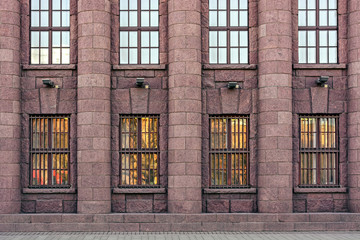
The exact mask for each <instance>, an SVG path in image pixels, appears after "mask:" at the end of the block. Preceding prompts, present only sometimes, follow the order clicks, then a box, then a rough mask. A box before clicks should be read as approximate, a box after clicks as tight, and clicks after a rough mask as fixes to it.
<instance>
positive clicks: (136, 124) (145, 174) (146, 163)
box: [120, 115, 160, 187]
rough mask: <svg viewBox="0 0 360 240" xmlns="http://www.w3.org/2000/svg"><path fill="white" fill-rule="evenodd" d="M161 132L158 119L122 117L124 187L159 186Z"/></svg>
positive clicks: (122, 178) (121, 149)
mask: <svg viewBox="0 0 360 240" xmlns="http://www.w3.org/2000/svg"><path fill="white" fill-rule="evenodd" d="M158 129H159V117H158V116H139V115H131V116H120V186H122V187H124V186H131V187H134V186H157V185H159V169H158V166H159V157H160V156H159V154H160V152H159V134H158Z"/></svg>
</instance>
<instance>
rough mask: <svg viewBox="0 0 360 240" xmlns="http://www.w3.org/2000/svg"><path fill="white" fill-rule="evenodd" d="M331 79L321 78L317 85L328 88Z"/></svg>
mask: <svg viewBox="0 0 360 240" xmlns="http://www.w3.org/2000/svg"><path fill="white" fill-rule="evenodd" d="M328 80H329V77H328V76H320V77H319V79H318V80H316V84H317V85H320V86H321V87H326V88H327V87H328V84H327V82H328Z"/></svg>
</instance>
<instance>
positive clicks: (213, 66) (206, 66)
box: [203, 64, 257, 70]
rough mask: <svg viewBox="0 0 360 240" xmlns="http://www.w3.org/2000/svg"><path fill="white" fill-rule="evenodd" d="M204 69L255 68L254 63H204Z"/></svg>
mask: <svg viewBox="0 0 360 240" xmlns="http://www.w3.org/2000/svg"><path fill="white" fill-rule="evenodd" d="M203 69H204V70H256V69H257V65H256V64H204V65H203Z"/></svg>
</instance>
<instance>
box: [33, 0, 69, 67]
mask: <svg viewBox="0 0 360 240" xmlns="http://www.w3.org/2000/svg"><path fill="white" fill-rule="evenodd" d="M30 42H31V44H30V45H31V51H30V52H31V53H30V61H31V64H70V0H31V25H30Z"/></svg>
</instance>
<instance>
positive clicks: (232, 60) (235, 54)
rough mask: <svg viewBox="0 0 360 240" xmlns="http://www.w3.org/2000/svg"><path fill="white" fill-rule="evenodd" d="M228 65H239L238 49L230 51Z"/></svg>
mask: <svg viewBox="0 0 360 240" xmlns="http://www.w3.org/2000/svg"><path fill="white" fill-rule="evenodd" d="M230 63H231V64H238V63H239V48H231V49H230Z"/></svg>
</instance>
